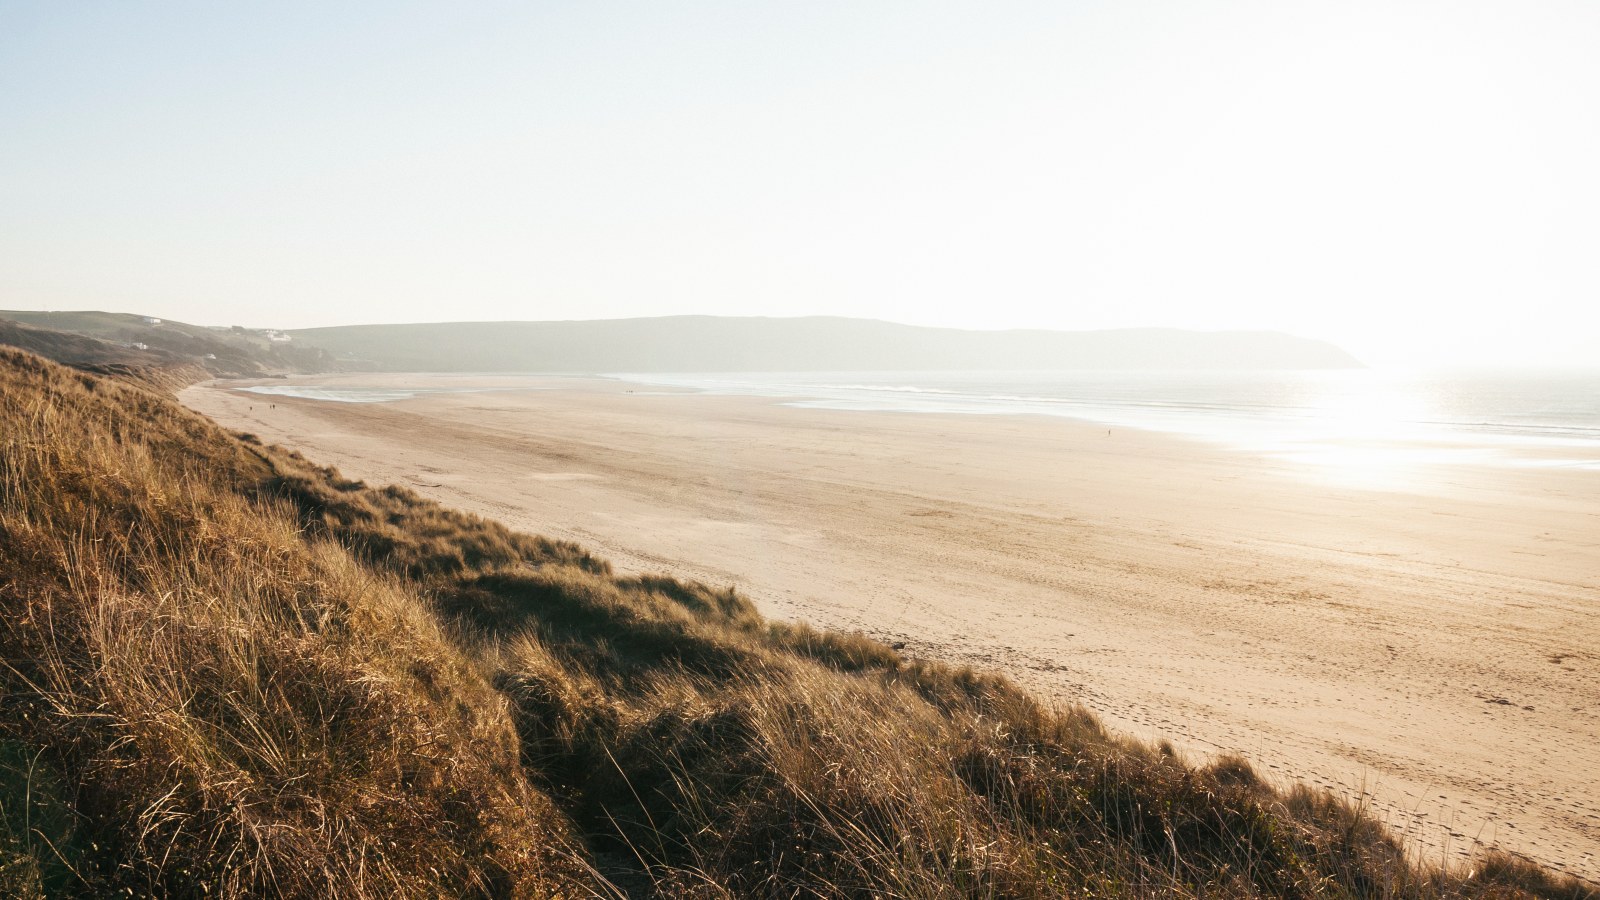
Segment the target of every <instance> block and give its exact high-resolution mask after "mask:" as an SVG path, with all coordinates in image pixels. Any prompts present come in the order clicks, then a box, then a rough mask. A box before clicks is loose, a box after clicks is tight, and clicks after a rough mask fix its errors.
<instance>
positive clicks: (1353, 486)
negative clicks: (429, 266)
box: [183, 375, 1600, 878]
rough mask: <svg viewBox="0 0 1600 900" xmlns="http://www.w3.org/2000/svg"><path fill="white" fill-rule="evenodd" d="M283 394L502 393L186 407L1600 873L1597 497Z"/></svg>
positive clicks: (920, 420) (615, 556)
mask: <svg viewBox="0 0 1600 900" xmlns="http://www.w3.org/2000/svg"><path fill="white" fill-rule="evenodd" d="M300 381H303V382H305V383H316V384H322V385H330V384H341V385H345V386H355V385H367V386H372V385H432V386H435V387H451V388H460V387H465V386H470V385H476V386H478V387H485V388H498V389H500V390H493V391H490V392H482V393H443V394H431V395H423V396H419V397H417V398H415V399H410V400H404V401H400V402H394V403H382V404H338V403H328V402H318V401H311V400H297V399H287V398H282V397H266V396H261V395H252V394H246V393H238V392H234V391H230V390H228V389H227V387H228V386H227V385H221V384H212V385H207V386H201V387H196V388H191V389H189V390H188V391H186V392H184V394H183V400H184V402H186V403H188V404H189V405H190V406H191V407H193V408H195V409H198V410H200V411H201V412H204V413H206V414H208V415H210V416H212V417H213V418H215V419H216V420H217V421H219V422H221V423H222V424H224V425H227V426H229V427H232V428H236V429H239V430H241V431H249V432H253V433H255V434H257V435H259V436H260V437H262V438H263V439H265V440H267V441H270V442H276V443H282V444H284V445H287V446H290V447H294V448H297V449H301V450H303V451H304V452H305V453H306V454H307V455H308V456H310V457H311V458H312V459H315V460H318V461H320V462H323V463H327V464H332V465H336V466H338V467H339V468H341V469H342V470H343V471H344V472H345V473H346V474H348V475H352V476H355V477H360V478H363V479H367V480H369V481H373V482H379V483H387V482H395V483H400V484H405V485H409V486H411V487H412V488H414V489H416V490H417V491H418V492H419V493H421V494H423V495H425V496H428V497H431V498H433V499H436V500H439V501H441V502H443V503H446V504H449V505H451V506H455V507H459V508H463V509H467V510H471V511H474V512H478V513H482V514H484V515H487V516H490V517H493V518H496V519H499V520H501V521H504V522H506V523H507V524H509V525H512V526H514V527H516V528H520V529H524V530H528V531H534V532H539V533H542V534H546V535H550V536H553V537H562V538H568V539H571V540H575V541H579V542H581V543H583V544H585V545H586V546H588V547H590V548H591V549H593V550H595V551H597V552H599V553H600V554H602V555H604V556H606V557H609V558H610V559H611V560H612V561H613V562H614V563H616V564H617V566H618V568H619V569H621V570H624V571H629V570H650V571H666V572H670V573H673V574H677V575H681V576H687V577H691V578H697V579H701V580H704V581H707V582H710V583H713V584H717V585H727V584H733V585H737V586H738V587H739V589H740V590H742V591H743V592H745V593H746V594H748V595H749V596H750V597H752V598H753V599H754V600H755V601H756V602H757V603H758V605H759V606H760V607H761V608H762V609H763V610H764V611H765V612H766V613H767V614H769V615H772V616H777V617H783V618H793V619H804V620H807V621H810V622H813V623H816V624H819V625H824V626H829V627H834V628H841V629H854V630H861V631H864V632H867V633H868V634H872V635H874V636H878V637H881V638H885V639H891V640H903V641H906V642H907V644H908V648H907V652H908V653H911V654H914V655H922V656H928V657H937V658H941V659H946V660H952V661H958V662H970V663H973V664H976V665H981V666H984V667H989V668H996V669H1000V670H1003V671H1005V672H1008V673H1010V674H1011V675H1013V676H1014V677H1016V678H1018V679H1019V680H1022V681H1024V682H1025V683H1027V684H1029V685H1030V686H1032V687H1033V688H1034V689H1035V690H1037V691H1038V692H1040V693H1041V694H1043V695H1045V696H1048V697H1051V698H1056V699H1058V700H1060V701H1062V702H1081V703H1083V704H1084V705H1086V706H1088V707H1090V708H1092V709H1094V710H1095V711H1096V712H1098V713H1099V714H1100V715H1101V716H1102V717H1103V718H1104V719H1105V720H1106V721H1107V722H1108V724H1110V725H1112V726H1114V727H1118V728H1121V729H1123V730H1125V731H1127V732H1130V733H1132V734H1133V735H1135V736H1137V737H1142V738H1147V739H1169V740H1171V741H1172V742H1173V743H1174V744H1175V745H1177V746H1178V747H1179V748H1180V750H1183V751H1185V752H1186V753H1188V754H1190V755H1192V756H1199V755H1200V754H1204V753H1209V752H1215V751H1218V750H1231V751H1237V752H1239V753H1241V754H1243V755H1244V756H1246V757H1247V758H1249V759H1251V760H1252V761H1253V762H1255V763H1256V765H1257V767H1258V768H1259V769H1260V770H1262V771H1263V772H1265V773H1268V774H1269V775H1276V776H1278V777H1279V778H1287V777H1289V776H1294V777H1299V778H1302V779H1304V780H1306V781H1308V782H1310V783H1312V784H1315V785H1322V786H1326V787H1329V788H1331V789H1333V790H1334V791H1336V792H1339V793H1342V794H1346V795H1348V796H1351V797H1361V796H1366V797H1368V798H1369V802H1370V803H1371V805H1372V808H1373V811H1374V813H1375V814H1376V815H1377V817H1378V818H1380V819H1382V820H1385V821H1387V822H1388V823H1389V824H1390V825H1391V826H1392V827H1394V828H1395V829H1397V830H1399V831H1401V832H1403V833H1404V834H1405V835H1406V836H1407V838H1408V840H1409V841H1410V842H1411V846H1412V847H1413V848H1414V849H1416V851H1417V852H1418V853H1419V854H1420V855H1421V856H1423V857H1424V858H1425V859H1427V860H1429V861H1434V862H1438V861H1441V860H1454V859H1457V858H1458V857H1460V856H1461V855H1462V854H1466V853H1469V852H1470V851H1472V850H1473V849H1474V848H1476V847H1478V846H1480V845H1482V844H1490V843H1493V844H1498V845H1499V846H1501V847H1503V848H1506V849H1509V850H1512V851H1515V852H1518V853H1522V854H1525V855H1527V856H1528V857H1531V858H1532V859H1535V860H1537V861H1540V862H1542V863H1545V864H1547V865H1550V866H1553V867H1555V868H1557V869H1561V870H1564V871H1568V872H1572V873H1575V874H1579V875H1583V876H1586V877H1589V878H1600V625H1597V613H1600V472H1595V471H1587V472H1584V471H1569V470H1567V471H1564V470H1553V469H1537V468H1528V469H1512V468H1489V467H1470V466H1455V467H1447V468H1437V469H1431V470H1426V471H1421V470H1419V471H1415V472H1389V473H1387V476H1388V477H1389V478H1390V483H1389V484H1388V485H1387V486H1386V487H1384V488H1382V489H1374V488H1372V487H1370V486H1369V487H1361V486H1359V484H1358V483H1340V482H1339V481H1335V480H1333V478H1332V477H1330V476H1333V475H1338V474H1341V471H1340V470H1339V469H1338V468H1337V467H1334V468H1331V469H1327V470H1315V469H1309V468H1304V467H1301V466H1298V465H1295V464H1292V463H1288V462H1284V461H1281V460H1276V459H1272V458H1267V457H1263V456H1259V455H1252V454H1249V453H1245V452H1241V451H1237V450H1231V449H1224V448H1219V447H1214V446H1211V445H1207V444H1202V443H1198V442H1194V441H1189V440H1185V439H1181V438H1177V437H1173V436H1169V435H1162V434H1153V433H1145V432H1138V431H1133V430H1130V429H1120V428H1119V429H1115V430H1114V431H1113V432H1112V433H1110V434H1108V433H1107V431H1106V429H1105V427H1104V426H1095V425H1092V424H1085V423H1081V422H1074V421H1070V420H1064V419H1044V418H1034V417H1021V416H1018V417H1002V416H956V415H949V416H944V415H914V414H892V413H863V412H845V411H830V410H815V409H795V408H790V407H785V406H781V405H778V404H776V403H775V402H774V401H771V400H764V399H758V398H741V397H719V396H707V395H694V394H670V393H660V392H651V391H648V390H645V389H637V392H633V390H632V389H636V386H633V385H627V384H623V383H620V382H609V381H603V380H580V379H552V378H543V379H531V378H477V379H468V378H464V377H459V376H375V375H367V376H341V377H339V378H327V377H319V378H315V379H301V380H300ZM274 383H277V384H282V383H283V382H274ZM289 383H291V384H292V383H295V382H294V381H291V382H289ZM530 388H538V389H536V390H533V389H530ZM1319 472H1321V473H1322V474H1318V473H1319ZM1342 474H1345V475H1348V474H1350V473H1342ZM1356 474H1362V473H1356ZM1365 474H1366V475H1369V476H1375V475H1377V474H1379V473H1365Z"/></svg>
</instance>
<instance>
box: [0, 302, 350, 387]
mask: <svg viewBox="0 0 1600 900" xmlns="http://www.w3.org/2000/svg"><path fill="white" fill-rule="evenodd" d="M0 344H5V345H9V346H13V347H19V348H21V349H23V350H29V351H32V352H34V353H38V354H40V355H42V356H45V357H48V358H50V359H53V360H56V361H57V362H61V363H66V364H67V365H71V366H76V367H78V368H83V369H90V370H93V371H101V372H126V371H129V370H133V369H140V370H150V371H154V370H167V371H171V370H176V369H180V368H181V369H186V370H190V371H192V372H194V373H196V374H198V375H199V377H206V376H207V375H210V376H222V377H260V376H263V375H281V374H287V373H296V372H326V371H329V370H331V369H333V368H334V361H333V357H332V356H330V355H329V354H327V353H325V352H323V351H322V350H319V349H317V348H315V347H306V346H303V345H300V344H297V343H295V342H294V341H293V340H292V339H291V338H289V336H288V335H286V334H284V333H282V332H278V331H271V330H268V329H252V328H239V327H231V328H228V327H223V328H215V327H210V328H208V327H204V326H200V325H190V324H188V323H185V322H174V321H171V320H170V319H169V320H162V319H158V318H156V317H154V316H141V315H135V314H132V313H108V312H93V311H77V312H33V311H24V310H0ZM191 380H192V379H191Z"/></svg>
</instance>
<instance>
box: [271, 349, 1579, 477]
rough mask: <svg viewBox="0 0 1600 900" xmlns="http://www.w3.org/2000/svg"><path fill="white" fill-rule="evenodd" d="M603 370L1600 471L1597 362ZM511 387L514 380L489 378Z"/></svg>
mask: <svg viewBox="0 0 1600 900" xmlns="http://www.w3.org/2000/svg"><path fill="white" fill-rule="evenodd" d="M497 377H500V378H503V377H505V376H503V375H500V376H497ZM603 377H605V378H609V379H614V380H619V381H624V382H628V383H630V384H632V385H635V386H637V388H638V389H640V390H637V391H636V392H638V393H644V394H648V393H651V392H652V391H658V392H671V393H683V392H685V391H688V392H697V393H704V394H721V395H738V396H752V397H767V398H771V399H772V401H773V402H774V403H778V404H781V405H785V406H792V407H801V408H812V409H833V410H861V411H873V412H893V413H904V414H908V415H915V414H940V415H951V414H955V415H973V416H996V415H1024V416H1053V417H1061V418H1068V419H1076V420H1081V421H1085V422H1093V423H1097V424H1099V425H1104V426H1106V427H1107V428H1108V429H1117V428H1134V429H1142V430H1147V431H1159V432H1168V433H1173V434H1180V435H1185V436H1188V437H1191V438H1195V439H1198V440H1202V441H1207V442H1212V443H1216V444H1221V445H1227V446H1232V447H1237V448H1241V449H1245V450H1250V451H1255V452H1260V453H1265V454H1269V455H1274V456H1278V457H1281V458H1284V459H1289V460H1293V461H1295V462H1298V463H1303V464H1306V465H1309V466H1330V467H1344V468H1360V467H1363V466H1365V467H1369V468H1371V467H1382V466H1403V465H1424V464H1426V465H1451V464H1470V465H1495V466H1524V467H1549V468H1569V469H1578V470H1594V471H1600V369H1548V370H1533V369H1521V370H1400V369H1341V370H1309V371H1307V370H1295V371H1210V370H1200V371H1195V370H1183V371H1126V370H1118V371H1038V372H1011V371H1005V372H999V371H973V372H949V371H938V372H881V371H880V372H755V373H746V372H740V373H726V372H722V373H711V372H708V373H641V372H626V373H622V372H619V373H610V374H607V375H605V376H603ZM547 378H548V376H530V379H547ZM533 383H534V382H533V380H530V386H532V385H533ZM507 389H515V388H512V387H508V386H507V387H500V388H496V389H491V390H507ZM249 390H252V391H254V392H257V393H261V394H267V395H276V396H297V397H305V398H309V399H316V400H323V401H330V402H346V403H350V402H356V403H362V402H366V403H371V402H392V401H396V400H404V399H408V398H411V397H415V396H419V395H423V394H431V393H455V392H457V391H456V390H455V389H451V388H437V387H429V388H424V387H420V386H419V387H415V388H412V387H405V386H391V387H386V388H383V389H376V388H370V389H368V388H360V387H346V386H340V387H338V388H334V387H324V386H316V385H263V386H260V387H256V388H251V389H249ZM462 390H480V391H481V390H484V389H483V388H474V389H465V388H464V389H462Z"/></svg>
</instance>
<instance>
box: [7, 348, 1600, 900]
mask: <svg viewBox="0 0 1600 900" xmlns="http://www.w3.org/2000/svg"><path fill="white" fill-rule="evenodd" d="M0 688H3V689H0V896H7V897H11V896H16V897H55V896H140V897H145V896H149V897H197V896H221V897H245V896H250V897H257V896H266V897H328V896H334V897H384V898H393V897H419V898H420V897H445V896H449V897H563V898H566V897H572V898H576V897H616V896H632V897H659V898H675V897H705V898H735V897H771V898H778V897H784V898H790V897H836V898H858V897H859V898H868V897H896V898H958V897H960V898H979V897H982V898H989V897H1013V898H1041V900H1043V898H1058V897H1064V896H1104V897H1149V896H1158V895H1159V896H1195V897H1198V896H1221V897H1413V898H1454V897H1496V898H1502V897H1505V898H1509V897H1562V898H1574V900H1576V898H1595V897H1600V893H1597V892H1596V891H1595V890H1594V888H1593V887H1592V886H1589V885H1585V884H1582V883H1580V882H1577V881H1574V880H1571V879H1557V878H1554V877H1552V876H1550V875H1549V874H1548V873H1546V872H1544V871H1541V870H1539V869H1537V868H1535V867H1533V866H1531V865H1528V864H1525V863H1521V862H1518V861H1515V860H1513V859H1511V858H1510V857H1507V856H1503V855H1488V856H1484V857H1482V858H1480V859H1478V860H1476V861H1475V864H1474V866H1473V868H1472V870H1471V871H1452V872H1440V871H1435V870H1430V869H1427V868H1424V867H1421V866H1419V865H1417V864H1416V863H1415V862H1414V861H1411V860H1408V859H1407V857H1406V855H1405V853H1404V852H1403V848H1401V847H1399V846H1397V845H1396V844H1395V843H1394V842H1393V841H1392V840H1391V839H1390V838H1388V837H1387V836H1386V834H1385V833H1384V830H1383V828H1382V826H1381V825H1380V824H1379V823H1377V822H1375V821H1374V820H1372V819H1371V818H1369V817H1367V816H1366V815H1365V814H1364V813H1363V811H1362V810H1360V809H1357V808H1353V807H1351V806H1349V805H1346V804H1344V803H1342V802H1340V801H1339V800H1338V799H1336V798H1334V797H1332V796H1330V795H1327V794H1324V793H1320V792H1316V791H1312V790H1310V789H1307V788H1304V787H1295V788H1292V789H1286V790H1284V789H1279V788H1276V787H1274V786H1272V785H1269V784H1268V783H1266V782H1264V781H1263V780H1261V779H1260V778H1258V777H1257V776H1256V775H1255V773H1253V772H1252V771H1251V769H1250V767H1249V766H1248V764H1247V763H1245V762H1244V761H1242V760H1239V759H1223V760H1221V761H1218V762H1215V763H1213V764H1210V765H1206V766H1200V767H1196V766H1192V765H1189V764H1187V763H1185V762H1184V761H1183V760H1182V759H1180V758H1179V757H1177V756H1176V755H1175V754H1174V753H1173V752H1172V751H1171V750H1170V748H1166V747H1151V746H1147V745H1144V744H1140V743H1136V742H1132V741H1128V740H1125V739H1122V738H1119V737H1116V736H1114V735H1111V734H1108V733H1107V732H1105V731H1104V730H1103V729H1102V728H1101V727H1100V726H1099V725H1098V724H1097V723H1096V721H1095V720H1094V719H1093V717H1092V716H1091V715H1090V714H1088V713H1087V712H1085V711H1083V710H1081V709H1062V710H1052V709H1047V708H1045V707H1043V706H1041V705H1040V704H1039V703H1037V702H1036V701H1034V700H1033V699H1032V698H1030V697H1029V696H1028V695H1027V694H1025V693H1024V692H1022V691H1021V690H1020V689H1018V688H1017V687H1016V686H1014V685H1013V684H1011V683H1010V682H1008V681H1007V680H1005V679H1004V678H1002V677H1000V676H997V675H991V674H984V673H979V672H974V671H971V670H966V669H954V668H950V667H948V666H944V665H941V664H939V663H937V662H932V661H926V660H918V659H912V658H908V657H906V656H903V655H902V654H901V653H899V652H898V651H896V650H895V649H893V648H891V647H888V646H885V645H882V644H879V643H876V642H874V641H871V640H868V639H866V638H863V637H860V636H857V635H848V634H838V633H830V632H822V631H817V630H814V629H811V628H808V627H806V626H804V625H797V624H784V623H775V622H769V621H766V620H764V619H763V618H762V617H761V616H760V615H759V614H758V612H757V611H756V610H755V609H754V608H753V607H752V605H751V604H750V603H749V601H748V600H747V599H746V598H744V597H742V596H740V595H739V594H737V593H735V592H733V591H731V590H726V589H718V588H714V587H711V586H707V585H702V584H695V583H687V582H682V581H677V580H673V579H669V578H662V577H640V576H621V575H618V574H616V573H615V572H613V571H612V569H611V567H610V566H609V565H608V564H607V563H606V562H605V561H603V560H600V559H597V558H595V557H593V556H592V555H590V554H588V553H587V552H585V551H584V550H583V549H582V548H580V547H578V546H575V545H573V544H570V543H564V542H559V541H551V540H547V539H543V538H539V537H536V536H531V535H525V534H519V533H515V532H512V531H510V530H508V529H506V528H504V527H502V526H500V525H498V524H496V523H493V522H490V521H487V520H484V519H480V518H476V517H473V516H469V515H464V514H461V513H457V512H453V511H451V510H448V509H445V508H442V507H440V506H438V505H436V504H434V503H431V502H429V501H425V500H422V499H421V498H419V497H417V496H416V495H415V494H412V493H411V492H409V491H407V490H405V489H403V488H398V487H384V486H376V485H367V484H363V483H361V482H359V481H354V480H351V479H348V478H346V477H344V476H342V475H341V474H340V473H338V472H336V471H334V470H331V469H327V468H323V467H320V466H318V465H316V464H315V463H313V462H311V461H309V460H306V459H304V458H302V457H300V456H299V455H298V454H296V453H294V452H291V451H287V450H283V449H280V448H276V447H269V446H264V445H263V444H262V443H261V442H260V441H258V440H257V439H255V438H254V437H252V436H250V435H244V434H235V433H230V432H226V431H224V430H222V429H220V428H218V427H217V426H215V425H214V424H213V423H211V422H210V421H209V420H207V419H205V418H204V417H202V416H199V415H197V414H195V413H192V412H190V411H188V410H186V409H184V408H182V407H181V406H179V405H178V404H177V403H175V402H174V401H173V400H171V399H170V397H168V396H166V395H164V394H163V393H161V392H160V391H158V390H153V389H151V388H149V387H148V386H146V384H145V383H134V382H130V381H127V380H125V379H116V378H108V377H104V376H100V375H95V374H91V373H87V372H83V371H78V370H74V369H70V368H66V367H63V366H61V365H58V364H56V363H53V362H50V361H47V360H45V359H43V358H41V357H39V356H36V355H33V354H29V353H24V352H19V351H13V350H0Z"/></svg>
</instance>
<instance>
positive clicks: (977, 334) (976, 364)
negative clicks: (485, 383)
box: [290, 316, 1361, 373]
mask: <svg viewBox="0 0 1600 900" xmlns="http://www.w3.org/2000/svg"><path fill="white" fill-rule="evenodd" d="M290 334H292V335H293V336H294V338H295V339H296V340H298V341H303V342H305V343H307V344H309V345H311V346H315V347H321V348H324V349H326V350H328V351H329V352H331V353H333V354H334V355H335V356H336V357H338V359H339V360H340V362H341V364H342V365H344V366H345V367H347V368H351V369H376V370H379V371H398V372H405V371H410V372H586V373H605V372H734V371H738V372H763V371H764V372H802V371H825V370H832V371H875V370H876V371H887V370H907V371H910V370H958V369H1004V370H1027V369H1340V368H1356V367H1359V366H1360V365H1361V364H1360V363H1359V362H1357V361H1356V360H1355V359H1354V358H1353V357H1351V356H1350V355H1349V354H1348V353H1345V352H1344V351H1343V350H1340V349H1339V348H1337V347H1335V346H1333V345H1331V344H1328V343H1324V342H1322V341H1312V340H1306V339H1304V338H1297V337H1292V336H1290V335H1286V334H1280V333H1277V332H1267V331H1218V332H1199V331H1180V330H1176V329H1162V328H1140V329H1126V330H1119V331H962V330H958V329H953V328H922V327H917V326H913V325H898V324H895V323H892V322H878V321H871V320H866V319H845V318H834V317H825V316H815V317H809V318H798V319H771V318H734V317H720V316H669V317H664V318H651V319H608V320H597V321H575V322H445V323H438V324H416V325H350V326H341V327H336V328H309V329H303V330H298V331H292V332H290Z"/></svg>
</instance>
